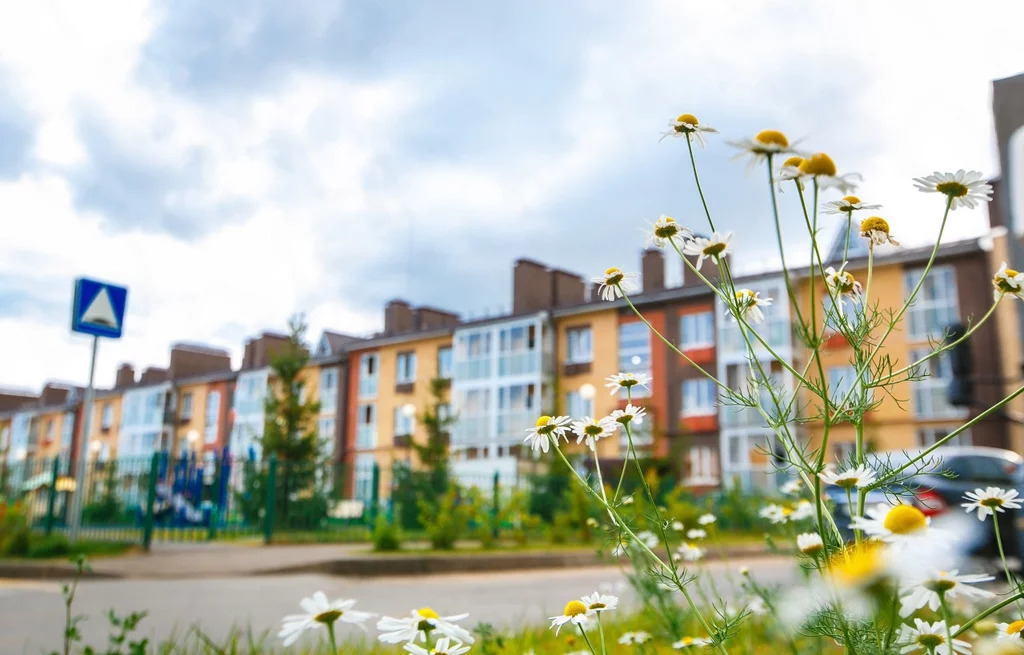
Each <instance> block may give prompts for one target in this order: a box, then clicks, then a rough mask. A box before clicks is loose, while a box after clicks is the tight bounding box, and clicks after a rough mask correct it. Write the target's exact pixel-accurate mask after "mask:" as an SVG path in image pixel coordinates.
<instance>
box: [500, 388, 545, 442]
mask: <svg viewBox="0 0 1024 655" xmlns="http://www.w3.org/2000/svg"><path fill="white" fill-rule="evenodd" d="M535 392H536V388H535V385H532V384H513V385H510V386H507V387H499V388H498V434H499V435H503V436H508V435H512V434H519V431H520V430H526V429H527V428H529V427H530V425H532V424H533V422H534V421H535V420H536V418H537V417H536V416H534V414H535V413H536V412H534V406H535V404H536V403H535V400H536V398H535V395H536V394H535Z"/></svg>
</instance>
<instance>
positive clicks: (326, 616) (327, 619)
mask: <svg viewBox="0 0 1024 655" xmlns="http://www.w3.org/2000/svg"><path fill="white" fill-rule="evenodd" d="M340 617H341V610H327V611H326V612H321V613H319V614H317V615H316V616H314V617H313V620H314V621H316V622H317V623H324V624H326V625H330V624H332V623H334V622H335V621H337V620H338V619H339V618H340Z"/></svg>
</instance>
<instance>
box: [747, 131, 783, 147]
mask: <svg viewBox="0 0 1024 655" xmlns="http://www.w3.org/2000/svg"><path fill="white" fill-rule="evenodd" d="M754 140H755V141H757V142H758V143H761V144H764V145H766V146H777V147H778V148H788V147H789V139H787V138H786V135H785V134H783V133H782V132H780V131H778V130H761V131H760V132H758V133H757V136H755V137H754Z"/></svg>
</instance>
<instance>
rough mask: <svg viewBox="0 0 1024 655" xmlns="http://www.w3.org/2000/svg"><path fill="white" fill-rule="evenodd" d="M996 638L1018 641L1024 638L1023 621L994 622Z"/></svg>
mask: <svg viewBox="0 0 1024 655" xmlns="http://www.w3.org/2000/svg"><path fill="white" fill-rule="evenodd" d="M996 638H998V639H1009V640H1013V641H1020V640H1022V639H1024V621H1013V622H1011V623H997V624H996Z"/></svg>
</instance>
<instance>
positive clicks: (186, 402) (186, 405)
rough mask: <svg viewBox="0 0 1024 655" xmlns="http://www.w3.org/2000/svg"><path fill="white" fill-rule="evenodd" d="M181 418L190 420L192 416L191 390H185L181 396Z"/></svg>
mask: <svg viewBox="0 0 1024 655" xmlns="http://www.w3.org/2000/svg"><path fill="white" fill-rule="evenodd" d="M181 418H182V419H184V420H186V421H187V420H190V419H191V418H192V392H191V391H186V392H185V393H184V395H182V397H181Z"/></svg>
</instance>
